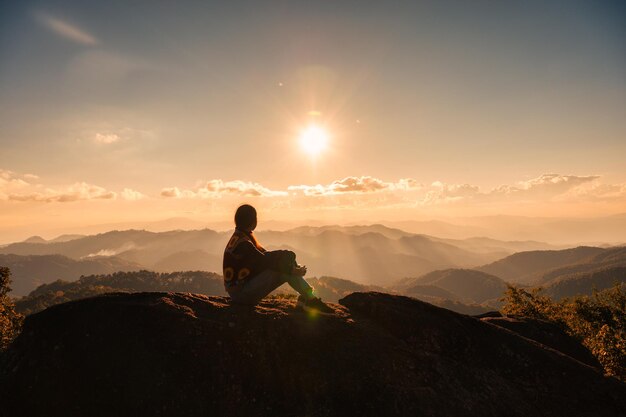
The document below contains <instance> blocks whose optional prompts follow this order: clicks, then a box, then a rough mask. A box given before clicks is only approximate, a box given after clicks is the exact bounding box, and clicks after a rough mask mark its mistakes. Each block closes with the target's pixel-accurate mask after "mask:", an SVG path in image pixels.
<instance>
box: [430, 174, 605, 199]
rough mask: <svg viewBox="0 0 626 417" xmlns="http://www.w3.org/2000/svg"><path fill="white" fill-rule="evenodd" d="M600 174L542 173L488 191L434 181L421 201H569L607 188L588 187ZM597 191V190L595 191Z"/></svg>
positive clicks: (474, 186)
mask: <svg viewBox="0 0 626 417" xmlns="http://www.w3.org/2000/svg"><path fill="white" fill-rule="evenodd" d="M599 179H600V177H599V176H598V175H586V176H578V175H561V174H542V175H540V176H538V177H536V178H532V179H530V180H526V181H519V182H517V183H516V184H514V185H509V184H504V185H500V186H498V187H495V188H493V189H491V190H488V191H485V192H483V191H481V190H480V188H479V187H478V186H476V185H470V184H445V183H442V182H439V181H436V182H434V183H432V184H431V189H430V190H429V191H428V192H427V194H426V196H425V197H424V198H423V199H422V200H421V201H420V202H419V203H421V204H438V203H454V202H469V201H474V202H479V203H506V202H509V203H511V202H521V201H526V202H529V201H536V202H548V201H552V200H566V199H568V198H569V197H573V196H581V195H582V194H583V189H586V190H587V191H585V192H584V194H586V195H587V196H589V195H591V194H593V193H594V192H596V193H597V192H598V191H600V190H601V189H604V190H606V189H607V188H606V186H604V187H602V188H599V187H597V186H595V187H591V188H587V186H589V185H591V184H594V183H596V182H597V181H598V180H599ZM592 190H595V191H592Z"/></svg>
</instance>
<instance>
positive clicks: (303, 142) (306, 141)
mask: <svg viewBox="0 0 626 417" xmlns="http://www.w3.org/2000/svg"><path fill="white" fill-rule="evenodd" d="M327 145H328V133H326V131H325V130H324V129H322V128H321V127H319V126H315V125H311V126H308V127H307V128H306V129H304V130H303V131H302V133H301V134H300V146H301V147H302V150H303V151H304V152H306V153H308V154H309V155H311V156H313V157H315V156H317V155H319V154H320V153H321V152H323V151H324V150H325V149H326V147H327Z"/></svg>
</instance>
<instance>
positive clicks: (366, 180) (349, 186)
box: [288, 176, 421, 196]
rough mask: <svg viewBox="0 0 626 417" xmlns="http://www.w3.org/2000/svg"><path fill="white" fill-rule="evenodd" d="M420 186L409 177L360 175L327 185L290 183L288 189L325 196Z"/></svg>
mask: <svg viewBox="0 0 626 417" xmlns="http://www.w3.org/2000/svg"><path fill="white" fill-rule="evenodd" d="M420 187H421V184H419V183H418V182H417V181H416V180H414V179H410V178H403V179H401V180H399V181H398V182H395V183H393V182H385V181H382V180H380V179H378V178H374V177H369V176H362V177H346V178H344V179H341V180H337V181H333V182H332V183H330V184H328V185H321V184H317V185H292V186H289V187H288V190H289V191H301V192H303V193H304V195H307V196H325V195H339V194H346V193H354V194H364V193H374V192H378V191H383V190H411V189H417V188H420Z"/></svg>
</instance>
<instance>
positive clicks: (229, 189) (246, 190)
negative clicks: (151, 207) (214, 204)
mask: <svg viewBox="0 0 626 417" xmlns="http://www.w3.org/2000/svg"><path fill="white" fill-rule="evenodd" d="M225 195H232V196H242V197H277V196H286V195H288V193H287V192H286V191H273V190H270V189H269V188H266V187H264V186H262V185H261V184H258V183H255V182H247V181H241V180H234V181H222V180H220V179H216V180H210V181H207V182H206V183H203V184H201V185H199V186H197V187H196V188H195V189H193V190H180V189H179V188H178V187H169V188H163V189H162V190H161V196H162V197H169V198H220V197H222V196H225Z"/></svg>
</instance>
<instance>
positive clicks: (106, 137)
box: [94, 133, 120, 145]
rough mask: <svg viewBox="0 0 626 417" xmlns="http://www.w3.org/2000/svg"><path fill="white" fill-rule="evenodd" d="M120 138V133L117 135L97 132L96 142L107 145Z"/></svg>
mask: <svg viewBox="0 0 626 417" xmlns="http://www.w3.org/2000/svg"><path fill="white" fill-rule="evenodd" d="M119 140H120V137H119V135H116V134H115V133H96V135H95V137H94V142H96V143H102V144H105V145H108V144H111V143H115V142H118V141H119Z"/></svg>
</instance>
